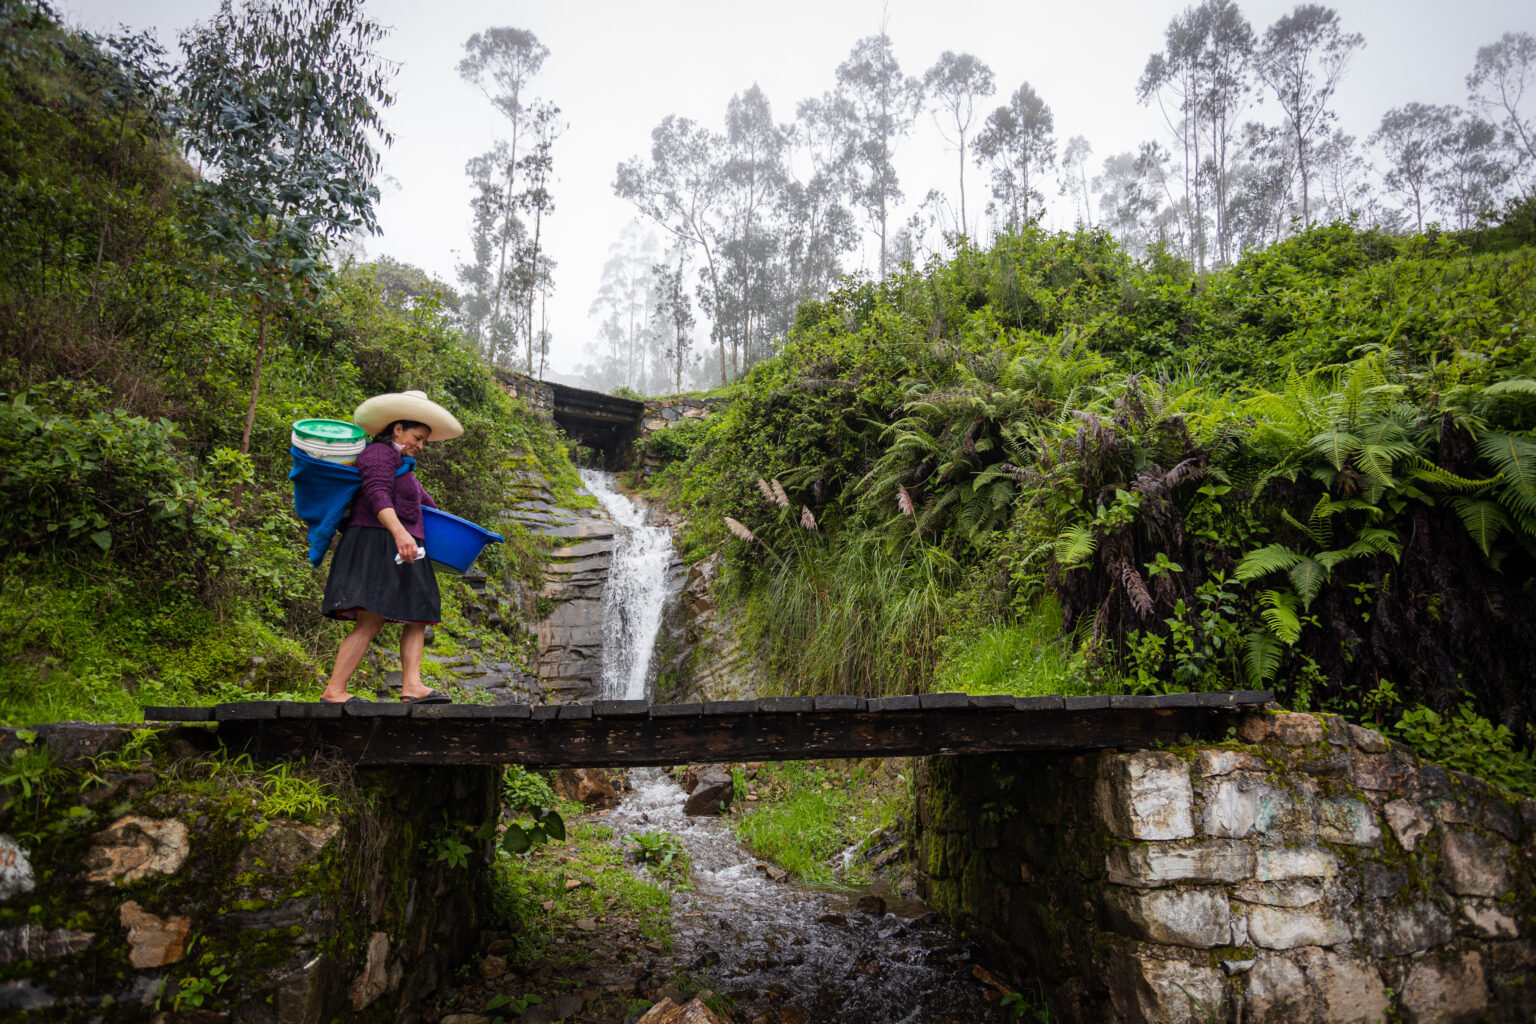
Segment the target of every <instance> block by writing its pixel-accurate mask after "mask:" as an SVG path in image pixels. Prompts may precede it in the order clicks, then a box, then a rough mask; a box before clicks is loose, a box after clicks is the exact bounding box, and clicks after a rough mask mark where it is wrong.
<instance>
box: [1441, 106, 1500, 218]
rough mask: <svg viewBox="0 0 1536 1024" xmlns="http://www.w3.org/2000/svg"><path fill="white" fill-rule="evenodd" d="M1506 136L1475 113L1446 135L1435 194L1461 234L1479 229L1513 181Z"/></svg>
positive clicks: (1461, 119) (1454, 124)
mask: <svg viewBox="0 0 1536 1024" xmlns="http://www.w3.org/2000/svg"><path fill="white" fill-rule="evenodd" d="M1501 135H1502V133H1501V132H1500V131H1499V129H1498V128H1497V127H1496V126H1495V125H1494V124H1493V123H1492V122H1489V121H1485V120H1483V119H1482V118H1481V117H1478V116H1477V115H1475V114H1464V115H1463V116H1461V117H1459V118H1457V119H1456V120H1455V122H1454V123H1453V124H1452V125H1451V128H1450V131H1448V132H1447V133H1446V135H1445V139H1444V146H1445V160H1444V161H1443V162H1442V164H1441V166H1440V168H1439V171H1438V173H1437V174H1436V175H1435V180H1434V192H1435V198H1436V200H1437V201H1438V202H1439V204H1440V207H1441V209H1442V210H1444V211H1445V213H1446V214H1448V215H1449V217H1450V221H1451V223H1450V226H1452V227H1455V228H1456V229H1458V230H1460V231H1466V230H1467V229H1469V228H1472V227H1475V226H1477V223H1478V221H1479V220H1482V219H1483V218H1485V217H1487V216H1490V215H1491V214H1493V213H1494V211H1495V210H1496V209H1497V207H1498V205H1499V199H1500V197H1501V195H1502V194H1503V191H1504V185H1505V183H1506V182H1508V181H1509V176H1510V169H1509V165H1508V163H1506V161H1505V160H1504V149H1505V147H1504V146H1503V144H1502V143H1503V140H1502V139H1501V138H1500V136H1501Z"/></svg>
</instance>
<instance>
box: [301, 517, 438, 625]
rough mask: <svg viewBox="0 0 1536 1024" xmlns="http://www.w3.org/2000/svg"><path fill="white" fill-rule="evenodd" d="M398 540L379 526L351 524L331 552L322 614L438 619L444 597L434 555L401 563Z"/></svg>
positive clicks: (337, 616) (332, 615)
mask: <svg viewBox="0 0 1536 1024" xmlns="http://www.w3.org/2000/svg"><path fill="white" fill-rule="evenodd" d="M398 553H399V552H398V551H397V550H396V548H395V538H394V537H392V536H390V533H389V531H388V530H384V529H380V528H379V527H377V526H352V527H348V528H347V529H345V530H343V531H342V533H341V543H340V544H338V545H336V553H335V554H334V555H332V556H331V575H330V577H329V578H327V579H326V581H325V600H324V601H323V602H322V603H321V605H320V613H321V614H322V615H328V616H330V617H331V618H333V619H356V618H357V613H358V612H359V611H369V612H373V613H374V614H375V615H382V616H384V617H385V618H386V619H389V620H390V621H391V622H427V623H437V622H439V621H440V620H441V619H442V617H443V601H442V598H441V597H440V596H439V595H438V592H437V577H436V576H435V575H433V573H432V562H431V560H430V559H426V558H418V559H417V560H416V561H414V562H412V563H411V564H410V565H396V564H395V556H396V555H397V554H398Z"/></svg>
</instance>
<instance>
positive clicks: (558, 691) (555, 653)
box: [504, 453, 616, 703]
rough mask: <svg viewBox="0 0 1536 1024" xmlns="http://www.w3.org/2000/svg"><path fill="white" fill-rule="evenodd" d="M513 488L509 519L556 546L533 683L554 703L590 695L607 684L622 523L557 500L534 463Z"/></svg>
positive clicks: (548, 569)
mask: <svg viewBox="0 0 1536 1024" xmlns="http://www.w3.org/2000/svg"><path fill="white" fill-rule="evenodd" d="M514 454H515V453H514ZM510 493H511V494H512V495H513V498H514V500H513V501H512V503H511V508H509V509H507V511H506V512H505V513H504V515H505V517H506V518H507V519H509V520H511V521H512V522H516V523H518V524H519V525H521V526H522V527H523V529H525V530H527V531H528V532H529V533H533V534H537V535H539V536H542V537H548V538H549V539H550V541H551V542H552V544H553V546H552V548H551V549H550V551H549V554H548V556H547V557H546V559H545V563H544V586H543V588H542V589H541V590H540V591H539V612H538V618H537V621H535V622H534V624H533V631H534V633H535V634H536V635H537V637H538V649H539V656H538V663H537V666H536V669H535V671H536V674H537V679H536V680H532V681H529V683H528V685H529V686H530V688H534V689H536V690H537V691H538V694H539V695H540V696H541V699H543V700H544V701H546V702H548V703H561V702H564V701H569V700H587V699H589V698H591V697H592V695H593V694H595V693H597V692H598V690H599V688H600V687H601V685H602V681H603V615H604V609H603V588H604V587H605V586H606V585H607V583H608V568H609V566H610V565H611V564H612V561H613V543H614V533H615V530H616V528H615V526H614V524H613V520H612V519H610V518H608V515H607V513H605V512H603V510H602V509H601V508H593V509H568V508H565V507H563V506H561V505H559V504H557V503H556V501H555V496H554V495H553V494H552V493H551V492H550V490H549V482H548V481H547V480H545V479H544V477H543V475H542V474H541V473H540V472H539V471H538V470H537V469H536V468H535V466H534V465H533V464H532V462H531V460H524V461H523V462H522V463H519V464H517V468H515V469H514V470H513V472H512V484H511V492H510Z"/></svg>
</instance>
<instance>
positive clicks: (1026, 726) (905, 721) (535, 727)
mask: <svg viewBox="0 0 1536 1024" xmlns="http://www.w3.org/2000/svg"><path fill="white" fill-rule="evenodd" d="M1272 699H1273V694H1271V693H1270V692H1269V691H1267V690H1232V691H1223V692H1219V693H1176V694H1159V695H1134V696H1091V697H1008V696H985V697H976V696H968V695H966V694H961V693H933V694H923V695H921V696H913V697H884V698H879V699H873V700H865V699H863V698H861V697H764V698H761V699H758V700H741V701H712V702H709V703H704V704H650V703H647V702H645V701H628V700H616V701H605V700H599V701H594V702H592V703H590V704H534V705H528V704H501V705H496V704H491V705H480V704H426V705H421V706H414V707H413V706H411V705H409V704H399V703H376V704H364V703H355V704H322V703H319V702H315V703H297V702H288V701H241V702H238V703H232V704H216V705H214V706H212V707H151V708H145V709H144V718H145V720H146V721H158V722H211V723H214V724H215V725H216V727H217V729H218V732H219V736H220V738H221V739H222V740H223V741H224V743H225V744H226V745H227V746H229V747H231V748H233V749H237V750H243V751H247V752H249V753H251V754H253V755H255V756H258V757H291V756H303V755H307V754H310V753H314V752H317V751H321V750H330V751H331V752H332V753H334V754H336V755H337V756H340V757H342V758H343V759H345V760H348V761H351V762H353V763H355V764H359V765H411V764H419V765H426V764H522V765H528V766H530V767H538V768H598V767H601V768H608V767H629V766H641V765H675V764H689V763H701V762H718V761H799V760H808V759H812V758H823V757H906V756H912V755H925V754H990V753H1003V752H1009V751H1018V752H1025V751H1038V752H1048V751H1072V750H1100V749H1106V748H1113V747H1124V748H1135V747H1146V746H1150V745H1153V744H1158V743H1163V744H1170V743H1178V742H1180V741H1181V740H1184V739H1190V740H1213V739H1220V738H1221V737H1222V736H1224V735H1225V734H1226V730H1227V727H1228V725H1229V724H1231V716H1232V715H1233V713H1234V712H1237V711H1241V710H1244V709H1248V710H1253V709H1256V708H1258V707H1260V706H1262V705H1264V704H1266V703H1268V702H1269V701H1271V700H1272Z"/></svg>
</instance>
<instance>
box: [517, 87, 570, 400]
mask: <svg viewBox="0 0 1536 1024" xmlns="http://www.w3.org/2000/svg"><path fill="white" fill-rule="evenodd" d="M529 115H530V116H529V121H530V128H529V130H530V131H531V132H532V134H533V139H534V141H533V145H532V147H531V148H530V149H529V151H528V152H527V153H525V154H524V155H523V156H522V158H521V159H519V160H518V162H517V163H518V167H519V169H521V170H522V172H523V181H524V182H525V184H524V187H523V190H522V192H520V193H519V194H518V197H517V202H516V203H515V206H516V208H518V209H520V210H523V211H524V212H525V213H528V214H531V215H532V217H533V228H532V233H531V234H530V236H529V238H528V241H527V243H526V244H525V245H522V246H520V247H519V248H518V270H519V276H520V277H521V278H522V279H523V280H524V281H525V282H526V289H525V292H524V295H525V296H526V299H527V301H526V315H525V316H524V317H523V322H524V325H525V327H526V328H527V333H526V337H527V346H526V353H527V359H528V364H527V365H528V373H529V374H530V375H532V374H533V372H534V366H533V354H534V353H533V350H534V343H533V342H534V316H533V307H534V301H535V299H541V298H542V297H545V296H547V295H548V293H549V290H550V288H552V287H553V276H552V271H553V270H554V263H553V261H551V260H550V259H549V258H548V257H547V256H545V255H544V251H543V248H542V246H541V244H540V243H541V239H542V238H543V228H544V218H545V216H547V215H548V214H551V213H553V212H554V210H555V200H554V196H553V195H552V194H551V192H550V190H549V179H550V175H551V173H552V171H553V169H554V157H553V154H552V150H553V148H554V144H555V140H556V139H558V138H559V137H560V135H561V134H562V133H563V132H564V130H565V125H564V124H563V122H561V120H560V108H559V107H557V106H555V105H554V104H553V103H547V102H543V101H539V102H536V103H533V104H531V105H530V107H529Z"/></svg>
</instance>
